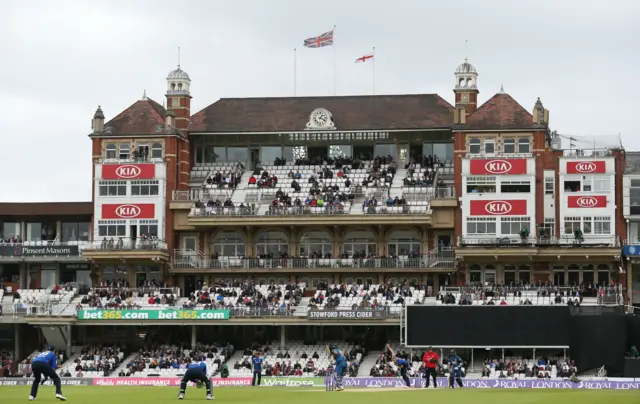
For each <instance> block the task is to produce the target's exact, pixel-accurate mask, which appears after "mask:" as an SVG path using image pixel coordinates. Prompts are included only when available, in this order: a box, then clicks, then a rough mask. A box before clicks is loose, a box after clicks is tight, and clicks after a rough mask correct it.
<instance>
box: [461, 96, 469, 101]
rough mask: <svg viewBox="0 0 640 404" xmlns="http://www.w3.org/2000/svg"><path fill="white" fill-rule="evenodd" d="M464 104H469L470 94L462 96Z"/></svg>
mask: <svg viewBox="0 0 640 404" xmlns="http://www.w3.org/2000/svg"><path fill="white" fill-rule="evenodd" d="M462 102H469V94H462Z"/></svg>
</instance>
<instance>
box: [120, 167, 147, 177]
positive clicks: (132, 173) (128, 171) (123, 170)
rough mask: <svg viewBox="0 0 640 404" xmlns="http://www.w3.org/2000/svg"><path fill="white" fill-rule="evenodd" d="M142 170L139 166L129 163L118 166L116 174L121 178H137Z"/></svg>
mask: <svg viewBox="0 0 640 404" xmlns="http://www.w3.org/2000/svg"><path fill="white" fill-rule="evenodd" d="M141 172H142V170H140V167H138V166H131V165H128V166H120V167H118V168H116V175H117V176H118V177H119V178H136V177H139V176H140V173H141Z"/></svg>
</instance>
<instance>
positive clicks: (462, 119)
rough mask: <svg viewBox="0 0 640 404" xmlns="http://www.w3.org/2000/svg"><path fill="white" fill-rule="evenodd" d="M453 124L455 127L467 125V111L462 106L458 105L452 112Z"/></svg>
mask: <svg viewBox="0 0 640 404" xmlns="http://www.w3.org/2000/svg"><path fill="white" fill-rule="evenodd" d="M453 123H454V124H456V125H464V124H465V123H467V111H466V110H465V108H464V105H458V106H457V107H456V110H455V111H454V112H453Z"/></svg>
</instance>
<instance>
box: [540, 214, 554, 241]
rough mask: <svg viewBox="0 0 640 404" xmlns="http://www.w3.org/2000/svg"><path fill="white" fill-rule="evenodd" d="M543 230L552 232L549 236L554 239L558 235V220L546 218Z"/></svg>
mask: <svg viewBox="0 0 640 404" xmlns="http://www.w3.org/2000/svg"><path fill="white" fill-rule="evenodd" d="M542 228H543V229H545V230H551V231H550V232H549V236H552V237H553V236H554V235H555V234H556V219H555V218H553V217H545V218H544V223H543V224H542Z"/></svg>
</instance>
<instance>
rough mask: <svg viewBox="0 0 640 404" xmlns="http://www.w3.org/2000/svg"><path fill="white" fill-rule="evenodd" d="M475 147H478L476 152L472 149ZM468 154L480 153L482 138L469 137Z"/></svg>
mask: <svg viewBox="0 0 640 404" xmlns="http://www.w3.org/2000/svg"><path fill="white" fill-rule="evenodd" d="M475 147H477V149H478V151H477V152H474V151H473V148H475ZM469 154H482V140H481V139H480V138H479V137H472V138H471V139H469Z"/></svg>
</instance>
